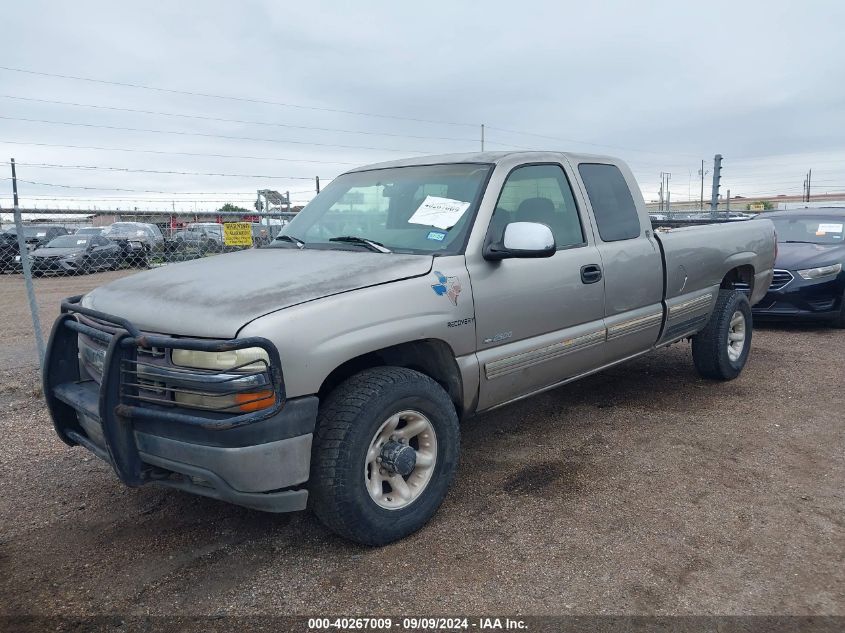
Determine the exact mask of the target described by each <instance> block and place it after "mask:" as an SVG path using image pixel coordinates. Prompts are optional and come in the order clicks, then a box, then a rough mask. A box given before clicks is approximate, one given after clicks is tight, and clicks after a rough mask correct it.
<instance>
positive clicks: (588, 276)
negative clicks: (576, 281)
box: [581, 264, 601, 284]
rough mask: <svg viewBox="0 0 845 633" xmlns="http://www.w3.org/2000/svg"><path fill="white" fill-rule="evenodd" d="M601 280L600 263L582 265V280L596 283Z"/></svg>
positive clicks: (586, 282) (587, 282)
mask: <svg viewBox="0 0 845 633" xmlns="http://www.w3.org/2000/svg"><path fill="white" fill-rule="evenodd" d="M597 281H601V266H599V265H598V264H587V265H586V266H581V282H582V283H585V284H594V283H596V282H597Z"/></svg>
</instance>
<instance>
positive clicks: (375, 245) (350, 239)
mask: <svg viewBox="0 0 845 633" xmlns="http://www.w3.org/2000/svg"><path fill="white" fill-rule="evenodd" d="M329 242H346V243H347V244H359V245H361V246H365V247H366V248H369V249H370V250H371V251H375V252H376V253H391V252H392V251H391V250H390V249H389V248H387V247H386V246H385V245H384V244H382V243H381V242H375V241H373V240H368V239H365V238H363V237H358V236H357V235H341V236H340V237H330V238H329Z"/></svg>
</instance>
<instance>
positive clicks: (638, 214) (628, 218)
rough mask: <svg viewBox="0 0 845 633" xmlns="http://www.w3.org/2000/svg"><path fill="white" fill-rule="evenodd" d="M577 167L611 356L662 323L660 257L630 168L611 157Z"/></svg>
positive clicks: (642, 343)
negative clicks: (597, 259)
mask: <svg viewBox="0 0 845 633" xmlns="http://www.w3.org/2000/svg"><path fill="white" fill-rule="evenodd" d="M578 173H579V175H580V176H581V180H582V182H583V184H584V190H585V191H584V193H585V197H586V198H587V200H588V202H589V204H590V207H591V209H592V212H593V217H594V218H595V222H596V233H597V238H598V250H599V253H600V255H601V262H602V271H603V275H604V288H605V301H604V306H605V307H604V318H605V324H606V325H607V345H606V346H605V347H606V354H607V362H614V361H617V360H620V359H623V358H627V357H629V356H632V355H634V354H637V353H639V352H642V351H644V350H647V349H649V348H650V347H651V346H652V345H654V343H655V342H656V341H657V337H658V336H659V334H660V329H661V327H662V324H663V261H662V259H661V256H660V247H659V246H658V244H657V243H656V242H655V239H654V236H653V234H652V230H651V223H650V222H649V221H648V220H647V218H648V215H647V214H646V212H645V204H644V202H643V200H642V196H641V195H640V194H639V188H638V185H637V184H636V181H635V180H634V177H633V175H632V174H631V173H630V171H629V170H628V169H627V168H625V171H624V172H623V171H622V169H620V168H619V166H617V165H615V164H611V163H579V165H578ZM632 192H635V193H632ZM644 218H646V219H644Z"/></svg>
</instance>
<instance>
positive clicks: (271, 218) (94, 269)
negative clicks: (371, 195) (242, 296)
mask: <svg viewBox="0 0 845 633" xmlns="http://www.w3.org/2000/svg"><path fill="white" fill-rule="evenodd" d="M15 215H18V217H15ZM294 216H295V213H290V212H280V211H274V212H273V213H271V214H259V215H251V214H243V213H234V212H215V213H206V214H193V213H166V212H158V213H150V212H147V213H126V214H116V213H80V212H79V211H58V210H56V211H50V212H49V213H45V212H43V211H41V212H29V211H20V212H19V213H18V214H13V213H12V212H8V213H6V212H4V213H3V216H2V221H3V223H2V226H0V271H2V273H3V274H2V275H0V294H2V296H3V297H4V299H3V302H4V304H5V305H4V308H3V310H2V312H0V314H2V316H3V318H4V319H5V321H6V325H5V328H4V330H5V334H0V347H2V348H3V349H2V351H0V357H2V358H0V360H3V362H4V364H5V365H11V366H15V365H17V366H23V365H27V364H30V363H34V362H37V361H38V359H39V357H40V356H42V355H43V348H44V340H46V337H47V335H48V332H49V328H50V326H51V324H52V322H53V320H54V318H55V317H56V316H57V315H58V311H59V305H60V302H61V300H62V299H64V298H66V297H69V296H73V295H78V294H83V293H85V292H88V291H90V290H92V289H93V288H96V287H97V286H99V285H102V284H104V283H107V282H109V281H111V280H112V279H115V278H117V277H122V276H126V275H131V274H135V273H137V272H138V271H140V270H145V269H150V268H156V267H163V266H169V265H171V264H174V263H176V262H184V261H188V260H192V259H198V258H202V257H219V256H223V255H225V254H226V253H231V252H234V251H240V250H245V249H250V248H262V247H264V246H267V245H268V244H269V243H270V242H271V241H272V240H273V239H274V238H275V237H276V235H278V233H279V231H280V230H281V229H282V227H283V226H284V225H285V224H287V222H288V221H289V220H290V219H291V218H292V217H294Z"/></svg>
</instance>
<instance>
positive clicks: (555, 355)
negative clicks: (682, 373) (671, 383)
mask: <svg viewBox="0 0 845 633" xmlns="http://www.w3.org/2000/svg"><path fill="white" fill-rule="evenodd" d="M568 169H569V167H568V165H567V166H566V167H564V166H563V165H561V164H559V163H542V164H532V165H521V166H518V167H516V168H515V169H513V170H512V171H511V172H510V173H509V175H508V176H507V179H506V180H505V181H504V185H503V187H502V190H501V193H500V196H499V199H498V201H497V204H496V209H495V211H494V212H493V216H492V218H491V221H490V225H489V227H488V232H487V239H488V240H491V241H492V240H499V239H501V236H502V233H503V231H504V228H505V225H507V224H508V223H509V222H539V223H542V224H546V225H548V226H549V227H550V228H551V229H552V233H553V234H554V236H555V243H556V245H557V252H556V253H555V254H554V255H553V256H552V257H549V258H543V259H505V260H503V261H497V262H490V261H486V260H484V259H482V258H468V259H467V269H468V271H469V274H470V279H471V283H472V294H473V299H474V301H475V315H476V316H475V318H476V336H477V342H476V343H477V349H478V350H479V351H478V360H479V364H480V370H481V385H480V389H479V403H478V406H479V409H486V408H488V407H491V406H494V405H497V404H501V403H503V402H507V401H509V400H512V399H514V398H516V397H519V396H522V395H525V394H528V393H531V392H533V391H536V390H539V389H542V388H544V387H547V386H549V385H553V384H555V383H558V382H561V381H562V380H565V379H566V378H570V377H572V376H576V375H578V374H581V373H584V372H585V371H588V370H591V369H594V368H596V367H598V366H600V365H601V364H602V363H601V361H602V344H603V342H604V336H605V333H604V318H603V317H604V283H603V281H602V280H601V278H600V276H598V277H596V276H590V275H589V274H587V276H586V277H585V278H584V279H582V270H585V269H586V270H589V269H590V267H593V268H598V267H599V265H600V263H601V260H600V258H599V252H598V249H597V248H596V245H595V242H594V238H593V235H592V227H590V225H589V218H588V216H587V214H586V213H585V212H583V210H582V209H580V208H579V207H578V205H577V204H576V201H575V197H574V195H573V191H572V188H571V186H570V182H571V180H572V179H573V177H574V174H572V173H571V172H569V173H567V170H568ZM585 280H586V281H585Z"/></svg>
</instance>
